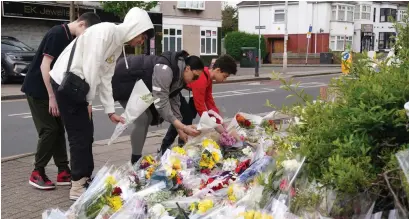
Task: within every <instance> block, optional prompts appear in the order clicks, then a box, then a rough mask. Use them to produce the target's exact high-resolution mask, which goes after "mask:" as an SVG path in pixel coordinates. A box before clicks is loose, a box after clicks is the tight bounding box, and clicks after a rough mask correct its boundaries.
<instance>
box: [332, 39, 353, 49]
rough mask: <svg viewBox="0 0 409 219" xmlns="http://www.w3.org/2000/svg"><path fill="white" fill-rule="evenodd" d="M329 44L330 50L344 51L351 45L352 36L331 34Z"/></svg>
mask: <svg viewBox="0 0 409 219" xmlns="http://www.w3.org/2000/svg"><path fill="white" fill-rule="evenodd" d="M329 45H330V49H331V50H332V51H344V50H345V49H346V48H347V47H348V46H352V36H331V38H330V44H329Z"/></svg>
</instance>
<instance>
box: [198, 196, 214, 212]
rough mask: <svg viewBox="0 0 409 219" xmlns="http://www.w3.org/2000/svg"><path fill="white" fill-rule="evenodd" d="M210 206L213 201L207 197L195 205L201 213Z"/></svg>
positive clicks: (211, 206)
mask: <svg viewBox="0 0 409 219" xmlns="http://www.w3.org/2000/svg"><path fill="white" fill-rule="evenodd" d="M211 208H213V201H212V200H209V199H206V200H203V201H201V202H199V204H198V205H197V209H198V212H199V214H203V213H205V212H206V211H208V210H209V209H211Z"/></svg>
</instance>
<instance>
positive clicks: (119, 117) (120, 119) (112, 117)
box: [109, 113, 125, 124]
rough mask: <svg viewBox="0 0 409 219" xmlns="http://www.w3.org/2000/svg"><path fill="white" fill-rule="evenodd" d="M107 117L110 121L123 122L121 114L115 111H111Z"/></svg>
mask: <svg viewBox="0 0 409 219" xmlns="http://www.w3.org/2000/svg"><path fill="white" fill-rule="evenodd" d="M109 119H110V120H111V122H113V123H115V124H118V123H119V122H120V123H122V124H125V119H124V118H123V117H121V116H118V115H117V114H115V113H112V114H110V115H109Z"/></svg>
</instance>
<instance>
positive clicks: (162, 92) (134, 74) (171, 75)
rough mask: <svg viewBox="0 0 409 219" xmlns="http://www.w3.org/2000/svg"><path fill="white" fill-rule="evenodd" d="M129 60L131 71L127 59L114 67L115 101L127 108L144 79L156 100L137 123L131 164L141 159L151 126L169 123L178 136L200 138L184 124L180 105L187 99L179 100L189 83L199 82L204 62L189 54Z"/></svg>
mask: <svg viewBox="0 0 409 219" xmlns="http://www.w3.org/2000/svg"><path fill="white" fill-rule="evenodd" d="M126 60H127V62H128V65H129V69H127V68H126V64H125V59H124V58H122V59H120V60H119V61H118V63H117V65H116V68H115V73H114V76H113V79H112V90H113V97H114V100H116V101H119V103H120V104H121V105H122V107H124V108H125V107H126V105H127V102H128V101H135V100H129V97H130V95H131V93H132V89H133V87H134V85H135V83H136V81H138V80H143V82H144V83H145V85H146V86H147V87H148V89H150V90H151V91H152V95H153V97H154V99H155V102H154V104H153V105H152V106H151V107H150V108H149V109H148V110H146V111H145V112H144V113H143V114H142V115H141V116H139V117H138V118H137V119H136V120H135V122H134V124H135V128H134V129H133V130H132V133H131V145H132V157H131V162H132V163H135V162H137V161H138V160H139V159H140V158H141V154H142V149H143V145H144V144H145V139H146V135H147V133H148V128H149V125H158V124H160V123H162V122H163V121H167V122H169V123H171V124H173V125H174V126H175V127H176V129H177V131H178V134H179V136H180V137H181V138H182V139H185V140H186V139H187V136H188V135H190V136H197V135H199V134H200V132H199V131H197V130H196V128H195V127H194V126H186V125H184V124H183V122H182V119H183V117H182V114H181V112H180V105H181V104H184V103H185V102H186V100H185V99H184V98H180V96H179V93H180V91H181V90H182V89H183V88H185V86H186V84H188V83H191V82H193V81H195V80H197V79H198V78H199V76H200V75H201V74H202V73H203V69H204V64H203V62H202V60H201V59H200V58H199V57H197V56H188V53H187V52H186V51H181V52H165V53H164V54H162V56H149V55H137V56H129V57H127V58H126ZM183 101H184V102H183ZM136 127H138V128H136Z"/></svg>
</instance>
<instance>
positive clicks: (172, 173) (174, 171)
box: [170, 170, 176, 178]
mask: <svg viewBox="0 0 409 219" xmlns="http://www.w3.org/2000/svg"><path fill="white" fill-rule="evenodd" d="M175 176H176V170H172V172H171V174H170V177H171V178H174V177H175Z"/></svg>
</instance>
